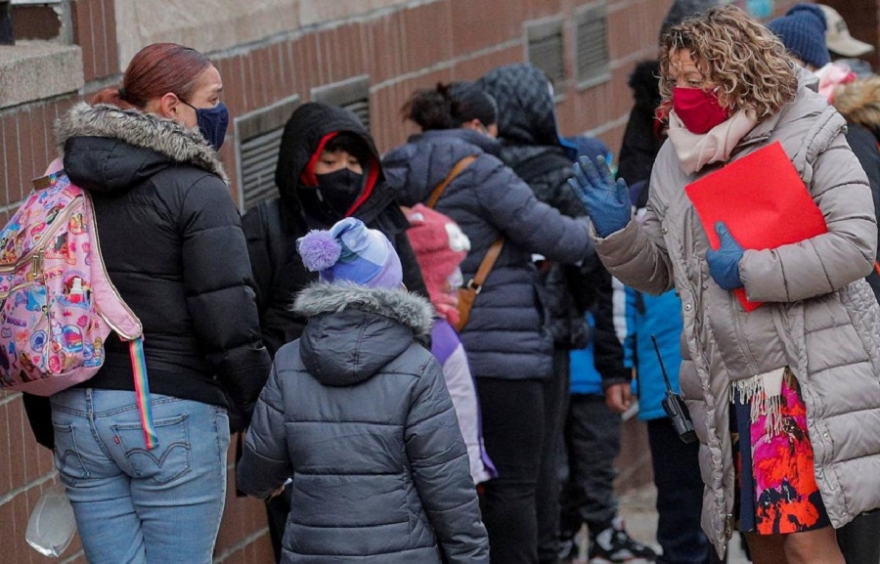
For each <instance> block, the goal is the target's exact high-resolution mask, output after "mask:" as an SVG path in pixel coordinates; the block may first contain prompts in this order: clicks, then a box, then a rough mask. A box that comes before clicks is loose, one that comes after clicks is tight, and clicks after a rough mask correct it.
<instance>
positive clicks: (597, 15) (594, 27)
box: [575, 2, 611, 88]
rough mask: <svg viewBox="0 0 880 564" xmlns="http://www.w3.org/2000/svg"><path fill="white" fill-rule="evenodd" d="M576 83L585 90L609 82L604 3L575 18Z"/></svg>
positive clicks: (606, 23) (606, 16) (606, 24)
mask: <svg viewBox="0 0 880 564" xmlns="http://www.w3.org/2000/svg"><path fill="white" fill-rule="evenodd" d="M575 21H576V22H577V31H576V34H575V43H576V52H577V82H578V87H579V88H587V87H590V86H594V85H596V84H599V83H601V82H606V81H608V80H611V73H610V71H609V66H608V62H609V59H610V55H609V51H608V10H607V7H606V6H605V3H604V2H603V3H601V4H599V5H597V6H592V7H590V8H587V9H585V10H583V11H582V12H580V13H579V14H578V15H577V16H576V20H575Z"/></svg>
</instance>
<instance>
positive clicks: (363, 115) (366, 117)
mask: <svg viewBox="0 0 880 564" xmlns="http://www.w3.org/2000/svg"><path fill="white" fill-rule="evenodd" d="M312 100H314V101H315V102H323V103H325V104H332V105H334V106H341V107H343V108H345V109H346V110H349V111H351V112H352V113H354V114H355V115H356V116H357V117H358V118H359V119H360V120H361V123H363V124H364V127H366V128H367V129H370V77H369V76H367V75H361V76H356V77H354V78H350V79H348V80H344V81H342V82H337V83H335V84H328V85H327V86H321V87H318V88H314V89H313V90H312Z"/></svg>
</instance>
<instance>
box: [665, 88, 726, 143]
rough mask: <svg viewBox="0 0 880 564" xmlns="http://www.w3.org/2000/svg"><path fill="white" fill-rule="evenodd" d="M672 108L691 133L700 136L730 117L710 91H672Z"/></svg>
mask: <svg viewBox="0 0 880 564" xmlns="http://www.w3.org/2000/svg"><path fill="white" fill-rule="evenodd" d="M672 108H673V109H674V110H675V115H677V116H678V117H679V119H681V121H682V122H683V123H684V126H685V127H686V128H687V129H688V131H690V132H691V133H696V134H698V135H702V134H704V133H708V132H709V130H711V129H712V128H713V127H715V126H716V125H718V124H720V123H722V122H724V121H726V120H727V118H729V117H730V112H729V111H728V110H727V108H722V107H721V105H720V104H719V103H718V98H716V97H715V94H714V93H713V92H712V91H711V90H703V89H702V88H682V87H679V86H676V87H675V88H674V89H673V90H672Z"/></svg>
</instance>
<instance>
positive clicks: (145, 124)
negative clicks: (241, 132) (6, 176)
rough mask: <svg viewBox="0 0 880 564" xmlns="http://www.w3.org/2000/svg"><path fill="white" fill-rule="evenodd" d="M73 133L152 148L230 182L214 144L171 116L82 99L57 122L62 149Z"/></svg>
mask: <svg viewBox="0 0 880 564" xmlns="http://www.w3.org/2000/svg"><path fill="white" fill-rule="evenodd" d="M73 137H109V138H112V139H118V140H120V141H123V142H124V143H127V144H129V145H133V146H135V147H141V148H144V149H151V150H153V151H156V152H157V153H160V154H162V155H165V156H167V157H168V158H170V159H172V160H174V161H175V162H179V163H187V164H191V165H193V166H197V167H199V168H202V169H204V170H207V171H209V172H212V173H214V174H216V175H217V176H219V177H220V178H222V179H223V181H224V182H226V183H227V184H228V183H229V179H228V177H227V176H226V171H225V170H224V168H223V164H222V163H221V162H220V159H219V158H218V157H217V152H216V151H214V148H213V147H211V145H210V144H208V142H207V141H205V138H204V137H202V134H201V133H200V132H199V130H198V129H187V128H185V127H183V126H182V125H180V124H179V123H177V122H176V121H173V120H170V119H164V118H161V117H158V116H156V115H153V114H149V113H146V112H141V111H138V110H123V109H121V108H118V107H116V106H112V105H108V104H98V105H95V106H91V105H89V104H86V103H80V104H76V105H75V106H73V108H71V109H70V111H69V112H68V113H67V114H66V115H65V116H64V117H61V118H59V119H58V121H57V122H56V123H55V139H56V144H57V146H58V150H59V152H60V153H63V152H64V145H65V143H66V142H67V141H68V140H69V139H71V138H73Z"/></svg>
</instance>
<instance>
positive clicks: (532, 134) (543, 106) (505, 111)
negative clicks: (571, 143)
mask: <svg viewBox="0 0 880 564" xmlns="http://www.w3.org/2000/svg"><path fill="white" fill-rule="evenodd" d="M477 84H479V85H480V86H481V87H482V88H483V90H484V91H486V92H487V93H488V94H490V95H491V96H492V97H493V98H495V102H496V103H497V104H498V136H499V137H501V138H502V139H503V141H504V142H505V143H506V144H519V145H557V146H562V142H561V138H560V136H559V128H558V126H557V124H556V103H555V102H554V101H553V96H552V95H551V94H550V81H549V80H548V79H547V76H546V75H545V74H544V73H543V72H541V71H540V70H539V69H537V68H536V67H534V66H532V65H529V64H526V63H518V64H514V65H507V66H504V67H499V68H497V69H494V70H491V71H489V72H488V73H487V74H486V75H485V76H484V77H483V78H481V79H480V80H478V81H477Z"/></svg>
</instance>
